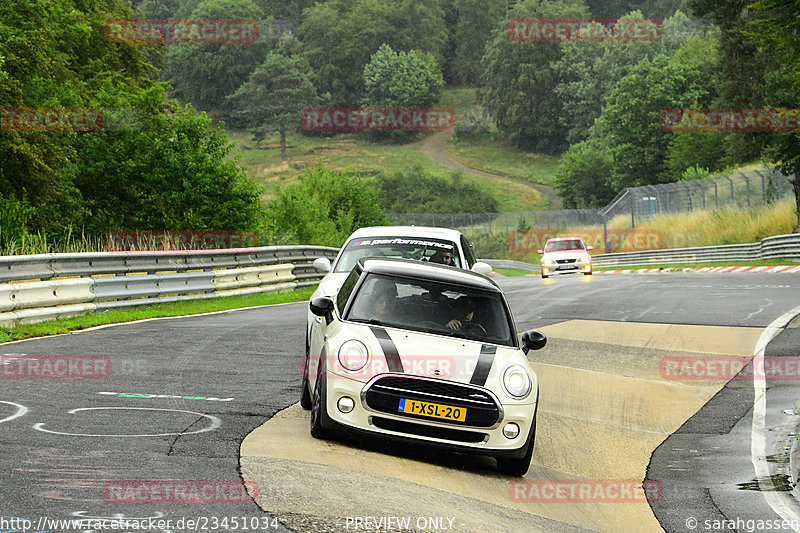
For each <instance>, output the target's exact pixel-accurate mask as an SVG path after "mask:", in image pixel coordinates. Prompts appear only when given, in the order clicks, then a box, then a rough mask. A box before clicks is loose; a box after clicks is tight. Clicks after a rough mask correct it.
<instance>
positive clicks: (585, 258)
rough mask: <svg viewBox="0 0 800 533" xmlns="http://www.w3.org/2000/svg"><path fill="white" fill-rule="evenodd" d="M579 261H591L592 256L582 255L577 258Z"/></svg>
mask: <svg viewBox="0 0 800 533" xmlns="http://www.w3.org/2000/svg"><path fill="white" fill-rule="evenodd" d="M579 261H580V262H581V263H591V262H592V258H591V257H589V256H588V255H584V256H582V257H581V258H580V259H579Z"/></svg>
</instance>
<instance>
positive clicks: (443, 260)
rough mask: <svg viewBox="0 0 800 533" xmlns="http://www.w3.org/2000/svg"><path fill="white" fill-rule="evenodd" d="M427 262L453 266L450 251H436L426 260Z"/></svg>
mask: <svg viewBox="0 0 800 533" xmlns="http://www.w3.org/2000/svg"><path fill="white" fill-rule="evenodd" d="M428 262H430V263H440V264H442V265H449V266H455V261H454V260H453V252H452V250H436V252H435V253H434V254H433V255H432V256H431V258H430V259H428Z"/></svg>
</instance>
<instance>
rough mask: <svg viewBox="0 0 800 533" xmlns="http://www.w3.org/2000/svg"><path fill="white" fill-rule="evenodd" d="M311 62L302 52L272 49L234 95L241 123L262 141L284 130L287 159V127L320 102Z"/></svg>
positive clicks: (283, 155) (283, 151)
mask: <svg viewBox="0 0 800 533" xmlns="http://www.w3.org/2000/svg"><path fill="white" fill-rule="evenodd" d="M308 70H309V69H308V64H307V63H306V62H305V60H304V59H303V58H301V57H299V56H291V57H286V56H284V55H281V54H278V53H274V52H273V53H270V54H268V55H267V59H266V60H265V61H264V63H262V64H261V65H260V66H259V67H258V68H256V70H255V72H253V73H252V74H251V75H250V79H249V80H248V81H247V83H245V84H243V85H242V86H241V87H239V89H238V90H237V91H236V93H234V94H233V95H232V96H230V97H228V101H229V103H230V106H231V107H232V108H233V110H234V111H233V116H234V117H235V118H236V119H237V124H238V125H240V126H242V127H244V128H245V129H247V131H249V132H250V133H252V134H253V136H254V137H255V139H256V141H257V142H261V141H262V140H264V138H265V137H266V136H267V135H269V134H270V133H272V132H273V131H279V132H280V134H281V160H285V159H286V131H287V130H289V129H294V128H296V127H297V124H298V122H299V117H300V111H301V110H302V109H303V108H304V107H310V106H314V105H316V104H317V103H318V98H317V93H316V90H315V89H314V86H313V85H312V83H311V79H310V75H309V72H308Z"/></svg>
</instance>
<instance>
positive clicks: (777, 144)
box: [746, 0, 800, 226]
mask: <svg viewBox="0 0 800 533" xmlns="http://www.w3.org/2000/svg"><path fill="white" fill-rule="evenodd" d="M753 8H755V10H756V11H757V12H759V13H760V14H762V15H765V16H764V17H763V18H762V19H761V20H756V21H753V22H752V23H751V24H750V26H749V28H748V30H749V31H747V32H746V35H748V36H749V37H750V38H751V39H753V40H755V41H757V42H760V43H762V44H763V45H764V46H766V47H767V49H768V50H771V51H775V52H778V54H779V57H780V59H782V61H781V64H782V65H783V67H784V68H783V70H782V73H783V74H784V76H785V77H786V79H787V80H788V81H789V82H790V83H791V86H792V89H793V92H794V100H795V102H796V103H795V107H797V102H800V42H799V41H798V38H797V28H798V22H799V21H800V15H798V13H799V12H800V11H799V10H798V8H800V5H798V2H797V0H759V1H758V2H756V3H755V4H753ZM798 141H800V134H798V133H795V134H784V135H778V136H776V139H775V141H774V142H773V144H772V145H771V146H770V147H768V148H767V150H766V153H767V155H768V156H769V157H770V159H771V160H772V161H773V162H774V163H776V164H778V166H779V167H780V168H781V170H782V171H783V172H784V173H785V174H788V175H790V176H791V178H790V179H791V182H792V187H793V189H794V196H795V204H796V214H797V224H798V226H800V142H798Z"/></svg>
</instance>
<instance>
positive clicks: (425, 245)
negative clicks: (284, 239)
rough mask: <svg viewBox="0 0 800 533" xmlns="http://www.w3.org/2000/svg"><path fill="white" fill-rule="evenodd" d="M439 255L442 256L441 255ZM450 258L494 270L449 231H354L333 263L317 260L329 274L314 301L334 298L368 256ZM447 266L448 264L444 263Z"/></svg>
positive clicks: (462, 238)
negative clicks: (319, 298)
mask: <svg viewBox="0 0 800 533" xmlns="http://www.w3.org/2000/svg"><path fill="white" fill-rule="evenodd" d="M437 252H438V253H437ZM447 255H450V256H451V262H450V263H449V266H454V267H457V268H461V269H464V270H471V271H473V272H477V273H478V274H488V273H489V272H491V271H492V267H491V266H490V265H489V264H487V263H484V262H482V261H477V260H476V259H475V255H474V254H473V253H472V247H471V245H470V244H469V242H468V241H467V238H466V237H465V236H464V235H463V234H462V233H461V232H460V231H456V230H453V229H447V228H434V227H426V226H372V227H367V228H360V229H357V230H356V231H355V232H353V234H352V235H350V237H349V238H348V239H347V242H346V243H345V245H344V246H342V249H341V250H340V251H339V255H338V256H337V257H336V259H335V260H334V261H333V264H331V261H330V260H329V259H327V258H325V257H320V258H319V259H316V260H315V261H314V268H316V269H317V271H318V272H325V273H326V275H325V277H324V278H322V280H321V281H320V283H319V286H318V287H317V290H316V291H314V294H312V295H311V299H314V298H318V297H320V296H327V297H328V298H333V297H335V296H336V294H337V293H338V292H339V289H340V288H341V286H342V283H344V280H345V279H346V278H347V275H348V274H350V271H351V270H353V267H354V266H355V264H356V262H357V261H358V260H359V259H362V258H364V257H394V258H401V259H416V260H419V261H429V262H437V260H441V259H442V258H443V257H444V256H447ZM443 264H446V263H443ZM313 320H314V316H313V315H312V314H311V311H309V312H308V320H307V322H306V351H307V350H308V338H309V337H308V333H309V332H310V331H311V323H312V321H313Z"/></svg>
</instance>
